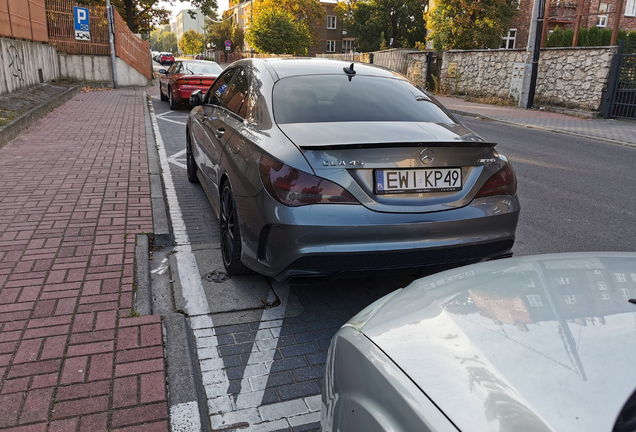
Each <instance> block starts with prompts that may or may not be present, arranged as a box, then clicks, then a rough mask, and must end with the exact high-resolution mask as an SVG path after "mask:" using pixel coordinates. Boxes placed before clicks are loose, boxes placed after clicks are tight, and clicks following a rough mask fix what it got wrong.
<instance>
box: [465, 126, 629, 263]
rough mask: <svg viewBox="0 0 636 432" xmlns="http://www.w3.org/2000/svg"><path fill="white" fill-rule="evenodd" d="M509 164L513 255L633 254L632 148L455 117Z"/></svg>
mask: <svg viewBox="0 0 636 432" xmlns="http://www.w3.org/2000/svg"><path fill="white" fill-rule="evenodd" d="M461 121H462V122H464V124H465V125H466V126H468V127H469V128H471V129H473V130H474V131H475V132H477V133H478V134H479V135H481V136H482V137H483V138H485V139H487V140H490V141H493V142H496V143H497V149H498V150H499V151H500V152H501V153H503V154H505V155H506V156H508V157H509V158H510V160H512V162H513V167H514V169H515V172H516V174H517V181H518V185H519V186H518V195H519V200H520V201H521V216H520V219H519V226H518V229H517V241H516V243H515V246H514V249H513V251H514V253H515V255H533V254H544V253H553V252H579V251H634V250H636V229H634V218H635V216H636V175H635V173H634V171H635V170H636V148H633V147H626V146H620V145H616V144H608V143H605V142H601V141H595V140H589V139H583V138H578V137H574V136H570V135H565V134H558V133H553V132H543V131H538V130H536V129H529V128H521V127H515V126H509V125H505V124H502V123H497V122H489V121H484V120H477V119H473V118H470V117H461Z"/></svg>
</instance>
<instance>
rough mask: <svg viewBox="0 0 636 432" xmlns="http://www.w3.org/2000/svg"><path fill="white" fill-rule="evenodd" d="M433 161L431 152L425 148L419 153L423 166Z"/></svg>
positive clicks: (433, 157)
mask: <svg viewBox="0 0 636 432" xmlns="http://www.w3.org/2000/svg"><path fill="white" fill-rule="evenodd" d="M433 159H435V154H434V153H433V150H431V149H427V148H425V149H424V150H422V151H421V152H420V160H421V161H422V163H423V164H424V165H428V164H430V163H431V162H433Z"/></svg>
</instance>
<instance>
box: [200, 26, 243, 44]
mask: <svg viewBox="0 0 636 432" xmlns="http://www.w3.org/2000/svg"><path fill="white" fill-rule="evenodd" d="M205 31H206V35H207V38H208V40H207V41H206V43H213V44H215V45H216V47H217V48H219V49H223V47H224V44H225V41H226V40H229V41H231V42H232V46H231V51H240V50H242V49H243V39H244V37H243V29H241V28H240V27H239V26H235V25H233V24H232V21H230V20H224V21H220V22H214V21H209V22H208V23H206V27H205Z"/></svg>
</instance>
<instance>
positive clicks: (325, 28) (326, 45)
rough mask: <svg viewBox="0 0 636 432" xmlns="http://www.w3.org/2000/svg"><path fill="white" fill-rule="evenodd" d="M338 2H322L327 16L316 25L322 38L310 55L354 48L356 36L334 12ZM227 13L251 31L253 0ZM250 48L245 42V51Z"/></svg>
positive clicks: (239, 24)
mask: <svg viewBox="0 0 636 432" xmlns="http://www.w3.org/2000/svg"><path fill="white" fill-rule="evenodd" d="M336 4H337V1H335V0H333V1H332V0H326V1H321V2H320V5H321V6H322V9H323V11H324V12H325V18H324V20H323V22H322V23H319V24H316V25H314V28H315V29H316V31H317V32H318V36H319V38H320V39H319V42H318V45H317V46H313V47H310V48H309V51H308V53H307V55H308V56H309V57H315V56H316V54H326V53H344V52H349V51H350V50H351V49H353V41H354V40H355V38H352V37H347V31H346V29H344V28H343V26H342V21H341V20H340V19H339V18H338V17H337V16H336V13H335V12H334V8H335V6H336ZM226 13H229V15H231V16H232V21H233V22H234V23H235V24H237V25H238V26H239V27H241V28H242V29H243V31H244V32H245V33H246V34H247V33H248V32H249V28H250V22H251V18H252V2H251V0H248V1H244V2H243V3H239V4H235V5H234V6H232V7H230V8H229V9H228V11H227V12H226ZM250 49H251V48H250V46H249V45H248V43H247V42H245V43H244V46H243V52H249V51H250Z"/></svg>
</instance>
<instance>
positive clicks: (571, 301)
mask: <svg viewBox="0 0 636 432" xmlns="http://www.w3.org/2000/svg"><path fill="white" fill-rule="evenodd" d="M563 298H564V299H565V303H566V304H569V305H573V304H576V296H575V295H573V294H572V295H564V296H563Z"/></svg>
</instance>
